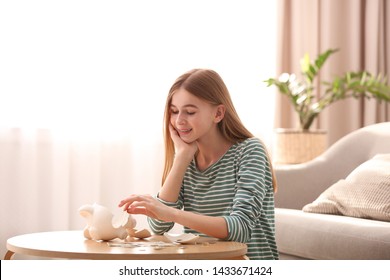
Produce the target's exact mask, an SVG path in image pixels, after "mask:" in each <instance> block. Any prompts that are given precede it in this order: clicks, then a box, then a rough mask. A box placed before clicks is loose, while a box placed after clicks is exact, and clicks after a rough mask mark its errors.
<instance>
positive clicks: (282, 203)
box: [274, 160, 337, 209]
mask: <svg viewBox="0 0 390 280" xmlns="http://www.w3.org/2000/svg"><path fill="white" fill-rule="evenodd" d="M274 171H275V175H276V180H277V184H278V191H277V193H276V194H275V207H278V208H291V209H302V207H303V206H305V205H306V204H308V203H310V202H312V201H314V200H315V199H316V198H317V197H318V196H319V195H320V194H321V193H322V192H323V191H324V190H325V189H326V188H327V187H328V186H330V185H331V184H333V183H334V182H335V181H337V179H335V178H333V176H332V168H330V167H327V163H326V162H325V161H322V160H315V161H311V162H309V163H304V164H296V165H281V166H275V168H274Z"/></svg>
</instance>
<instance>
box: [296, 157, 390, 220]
mask: <svg viewBox="0 0 390 280" xmlns="http://www.w3.org/2000/svg"><path fill="white" fill-rule="evenodd" d="M302 210H303V211H305V212H312V213H321V214H336V215H345V216H351V217H358V218H368V219H374V220H381V221H390V154H379V155H376V156H375V157H373V158H372V159H371V160H368V161H366V162H364V163H362V164H361V165H360V166H358V167H357V168H356V169H355V170H353V171H352V172H351V174H349V175H348V177H347V178H345V180H340V181H338V182H336V183H335V184H333V185H332V186H331V187H329V188H328V189H327V190H326V191H324V192H323V193H322V194H321V195H320V196H319V197H318V198H317V199H316V200H315V201H314V202H312V203H310V204H308V205H306V206H304V207H303V209H302Z"/></svg>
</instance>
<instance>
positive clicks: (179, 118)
mask: <svg viewBox="0 0 390 280" xmlns="http://www.w3.org/2000/svg"><path fill="white" fill-rule="evenodd" d="M185 122H186V119H185V118H184V116H183V114H181V113H179V114H178V115H177V118H176V124H179V125H182V124H184V123H185Z"/></svg>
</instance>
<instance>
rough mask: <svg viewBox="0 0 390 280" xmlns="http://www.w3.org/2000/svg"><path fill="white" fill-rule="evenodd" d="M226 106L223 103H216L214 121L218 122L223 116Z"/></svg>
mask: <svg viewBox="0 0 390 280" xmlns="http://www.w3.org/2000/svg"><path fill="white" fill-rule="evenodd" d="M225 112H226V108H225V106H224V105H222V104H221V105H218V106H217V110H216V112H215V117H214V122H215V123H219V122H220V121H222V120H223V118H224V117H225Z"/></svg>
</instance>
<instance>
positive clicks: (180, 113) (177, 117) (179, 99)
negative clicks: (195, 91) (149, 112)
mask: <svg viewBox="0 0 390 280" xmlns="http://www.w3.org/2000/svg"><path fill="white" fill-rule="evenodd" d="M223 115H224V107H223V105H219V106H215V105H212V104H210V103H208V102H206V101H204V100H202V99H200V98H198V97H196V96H195V95H192V94H191V93H189V92H188V91H186V90H185V89H182V88H180V89H179V90H177V91H176V92H175V94H174V95H173V96H172V102H171V108H170V116H171V119H170V121H171V125H172V126H173V127H174V128H175V129H176V131H177V132H178V133H179V136H180V138H181V139H182V140H183V141H184V142H186V143H192V142H194V141H197V140H199V139H200V138H203V137H207V135H209V133H210V132H212V131H213V130H215V129H217V123H218V122H220V121H221V120H222V119H223Z"/></svg>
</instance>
